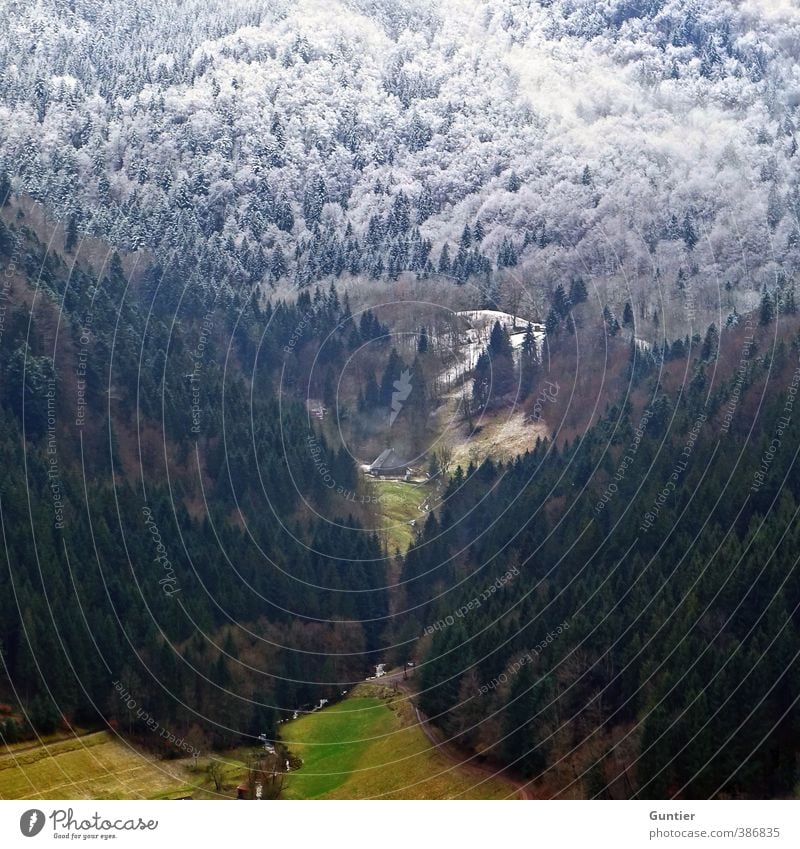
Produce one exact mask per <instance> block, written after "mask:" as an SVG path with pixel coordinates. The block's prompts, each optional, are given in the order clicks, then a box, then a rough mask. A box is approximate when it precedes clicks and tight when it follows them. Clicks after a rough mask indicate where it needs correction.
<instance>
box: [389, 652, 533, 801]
mask: <svg viewBox="0 0 800 849" xmlns="http://www.w3.org/2000/svg"><path fill="white" fill-rule="evenodd" d="M378 681H379V682H380V683H381V684H385V685H387V686H392V685H396V689H398V690H401V691H402V692H403V693H405V694H406V695H407V696H408V700H409V703H410V704H411V706H412V707H413V708H414V714H415V716H416V717H417V724H418V725H419V727H420V729H421V730H422V733H423V734H424V735H425V737H426V738H427V740H428V741H429V742H430V743H431V745H432V746H435V747H436V748H437V749H438V750H439V752H440V753H441V754H442V755H444V757H446V758H447V759H448V760H450V761H453V762H454V763H456V764H458V765H459V766H464V767H470V768H472V769H476V770H478V771H480V772H483V773H485V774H486V775H490V776H499V777H502V778H504V779H505V780H506V781H509V782H510V783H511V784H513V785H514V786H515V787H516V788H517V793H518V794H519V798H520V799H535V798H536V797H535V796H534V795H533V792H532V791H531V789H530V787H529V786H528V785H527V784H526V783H525V782H523V781H520V780H519V779H518V778H516V777H514V776H513V775H510V774H509V773H508V772H507V771H506V770H504V769H503V768H502V767H500V768H498V767H495V766H493V765H492V764H488V763H483V762H481V761H479V760H478V758H477V757H476V756H475V755H474V754H472V753H470V752H467V751H465V750H463V749H462V748H461V747H460V746H458V744H456V743H453V742H452V741H451V740H442V739H441V737H440V734H441V732H438V729H436V727H435V726H433V725H431V723H430V721H429V720H428V717H427V716H425V714H424V713H423V712H422V711H421V710H420V709H419V708H418V707H417V705H416V703H415V702H414V700H413V699H414V696H416V695H417V691H416V687H415V684H416V680H415V676H413V675H412V677H411V678H408V679H405V680H404V679H403V670H402V669H393V670H392V671H391V672H389V673H387V674H386V675H384V676H383V677H381V678H379V679H378ZM378 681H376V683H378ZM437 732H438V733H437Z"/></svg>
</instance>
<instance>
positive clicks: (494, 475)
mask: <svg viewBox="0 0 800 849" xmlns="http://www.w3.org/2000/svg"><path fill="white" fill-rule="evenodd" d="M763 317H764V318H765V319H769V311H767V315H765V316H763ZM799 355H800V336H798V323H797V320H796V317H794V316H790V317H787V318H782V319H780V320H779V321H778V325H777V327H776V324H775V319H774V318H772V319H770V320H768V321H767V322H766V323H765V324H764V325H762V326H759V324H758V322H757V321H753V322H752V323H751V322H750V318H748V327H747V328H744V326H742V327H740V328H738V329H736V330H729V331H726V332H725V333H723V335H722V341H721V343H720V340H719V336H718V335H717V334H716V333H715V332H710V333H709V334H707V336H706V338H705V340H701V339H700V338H699V337H698V338H696V339H695V340H694V342H692V341H691V340H690V342H689V344H688V346H685V347H684V345H683V343H681V353H680V355H679V356H677V357H672V358H668V359H667V360H662V361H661V362H659V363H658V365H655V364H654V363H653V360H652V358H651V356H650V355H649V354H642V353H641V352H639V353H637V352H636V349H635V348H633V349H631V352H630V369H629V375H630V386H629V392H628V393H627V394H626V398H625V399H624V400H623V399H620V401H619V403H617V404H614V405H609V406H608V407H607V408H606V410H605V413H604V414H603V416H602V418H601V420H600V421H599V423H598V424H597V425H596V426H594V427H590V428H588V429H586V430H585V431H583V432H582V433H581V435H580V436H579V438H577V439H575V440H574V441H571V440H569V439H566V440H564V439H563V438H560V437H559V438H558V440H557V441H556V442H551V441H545V442H542V444H541V445H540V446H539V447H537V449H536V450H535V451H533V452H532V453H530V454H528V455H526V456H524V457H520V458H519V459H518V460H516V461H515V462H513V463H509V464H497V463H492V462H491V461H486V462H485V463H484V464H483V465H481V466H480V467H479V468H474V467H470V468H469V469H468V470H462V469H460V468H459V469H457V470H456V472H455V475H454V476H453V478H452V480H451V482H450V487H449V490H448V493H447V496H446V498H445V499H444V504H445V505H446V507H445V509H443V510H442V512H441V513H440V514H439V516H438V517H434V516H432V517H431V518H430V519H429V520H428V522H427V524H426V526H425V529H424V533H423V534H422V535H421V536H420V538H419V540H418V541H417V543H416V544H415V546H414V547H412V549H411V550H410V551H409V553H408V555H407V557H406V559H405V563H404V572H403V578H404V582H405V590H406V592H405V599H406V603H405V607H404V609H405V611H406V614H407V615H408V616H409V617H410V618H411V621H413V623H414V625H415V627H412V628H410V629H409V632H411V633H414V634H415V635H420V636H419V639H420V643H419V644H418V645H419V648H420V658H419V667H420V669H419V674H420V686H421V704H422V706H423V709H424V710H425V711H426V712H427V713H428V714H429V715H430V716H431V717H432V719H433V721H434V722H435V723H437V724H439V725H440V726H441V727H442V728H443V729H445V730H446V731H447V732H448V734H450V735H452V736H453V737H454V738H455V739H457V740H459V741H460V742H462V743H463V744H465V745H467V746H469V747H472V748H475V749H476V750H477V751H480V752H483V753H485V754H487V755H489V756H492V757H495V758H499V759H500V760H501V761H502V762H504V763H508V764H513V765H514V767H515V768H516V769H517V770H519V772H520V773H522V774H523V775H524V776H526V777H527V778H529V779H530V780H531V781H532V785H531V787H532V789H533V791H534V792H537V791H538V792H539V793H541V794H542V795H543V796H545V797H550V796H553V795H558V796H564V797H579V798H582V797H597V798H607V797H611V798H631V797H638V798H666V797H673V796H678V797H687V798H706V797H709V796H721V797H757V798H774V797H785V796H791V795H792V794H793V793H795V792H796V787H797V781H798V771H797V757H798V753H797V743H796V741H797V735H798V711H797V701H798V698H800V665H799V664H798V645H800V642H799V641H798V624H800V619H798V614H799V611H800V583H799V582H798V575H797V568H796V567H797V548H798V524H797V515H798V503H800V477H799V476H798V472H797V445H798V441H799V440H800V424H798V418H797V410H796V407H795V399H796V396H797V389H798V385H799V384H800V367H798V356H799ZM584 368H585V366H584ZM562 392H563V387H562ZM559 394H561V393H559ZM582 404H583V405H584V406H585V404H586V398H585V397H584V398H583V399H582Z"/></svg>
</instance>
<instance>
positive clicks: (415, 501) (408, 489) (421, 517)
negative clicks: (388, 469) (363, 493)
mask: <svg viewBox="0 0 800 849" xmlns="http://www.w3.org/2000/svg"><path fill="white" fill-rule="evenodd" d="M371 485H372V486H373V487H374V492H375V494H376V495H377V496H378V497H379V498H380V501H379V503H378V508H379V511H380V516H381V521H380V527H381V529H382V531H383V534H384V536H385V538H386V543H387V548H388V551H389V553H390V554H393V553H394V550H395V548H399V549H400V551H401V552H405V551H406V549H407V548H408V546H409V545H410V544H411V542H412V540H413V539H414V536H415V533H416V530H417V529H416V528H414V527H412V526H411V522H412V521H413V520H415V519H416V521H417V526H419V525H422V524H424V522H425V518H426V516H427V515H428V514H427V513H425V512H424V511H422V510H420V505H421V504H422V502H423V501H425V499H426V498H427V497H428V496H429V495H431V494H432V493H433V492H434V491H435V490H434V488H432V487H431V485H429V484H427V483H411V482H406V481H400V480H376V481H374V482H371Z"/></svg>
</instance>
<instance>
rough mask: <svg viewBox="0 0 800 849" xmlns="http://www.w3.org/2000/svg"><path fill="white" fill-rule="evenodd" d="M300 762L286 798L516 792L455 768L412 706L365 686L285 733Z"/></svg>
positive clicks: (468, 795) (438, 796)
mask: <svg viewBox="0 0 800 849" xmlns="http://www.w3.org/2000/svg"><path fill="white" fill-rule="evenodd" d="M282 737H283V740H284V742H285V743H286V744H287V745H288V747H289V749H290V750H291V751H292V752H293V753H294V754H296V755H299V756H300V757H301V758H302V760H303V766H302V767H301V768H300V769H298V770H297V771H295V772H294V773H292V774H291V775H290V776H289V779H288V781H287V784H286V787H285V791H284V795H285V797H286V798H289V799H369V798H388V799H450V798H461V799H503V798H507V797H509V796H510V797H513V796H514V792H515V790H514V787H513V785H512V784H510V783H509V782H507V781H506V780H505V779H503V778H496V777H492V776H490V775H489V774H488V773H485V772H483V771H481V770H479V769H477V768H475V767H471V766H458V765H454V764H453V762H452V761H451V760H450V759H449V758H447V757H445V756H444V755H443V754H441V753H440V752H439V751H438V750H437V749H436V748H435V747H434V746H433V745H432V744H431V743H430V742H429V741H428V739H427V737H426V736H425V735H424V734H423V732H422V730H421V729H420V727H419V725H418V724H417V722H416V718H415V715H414V710H413V707H412V706H411V705H410V704H409V703H408V701H406V700H405V699H403V698H398V697H396V696H392V695H390V694H389V691H388V690H385V689H383V688H380V687H377V686H371V685H363V684H362V685H360V686H359V687H357V688H356V689H355V690H354V691H353V692H352V694H351V696H350V697H348V698H347V699H345V700H344V701H342V702H339V703H338V704H336V705H333V706H332V707H330V708H326V709H325V710H322V711H319V712H318V713H314V714H310V715H308V716H304V717H301V718H300V719H298V720H295V721H294V722H290V723H288V724H287V725H284V726H283V732H282Z"/></svg>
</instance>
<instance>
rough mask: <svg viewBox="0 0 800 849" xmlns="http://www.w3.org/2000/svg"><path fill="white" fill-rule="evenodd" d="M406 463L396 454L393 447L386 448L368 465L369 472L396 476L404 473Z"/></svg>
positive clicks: (381, 475) (377, 475)
mask: <svg viewBox="0 0 800 849" xmlns="http://www.w3.org/2000/svg"><path fill="white" fill-rule="evenodd" d="M407 468H408V464H407V463H406V462H405V461H404V460H403V459H402V458H401V457H400V456H399V455H398V454H397V452H396V451H395V450H394V448H387V449H386V450H385V451H381V453H380V454H379V455H378V457H377V458H376V460H375V462H374V463H372V465H371V466H370V467H369V473H370V474H371V475H374V476H375V477H376V478H378V477H396V476H400V475H405V473H406V470H407Z"/></svg>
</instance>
